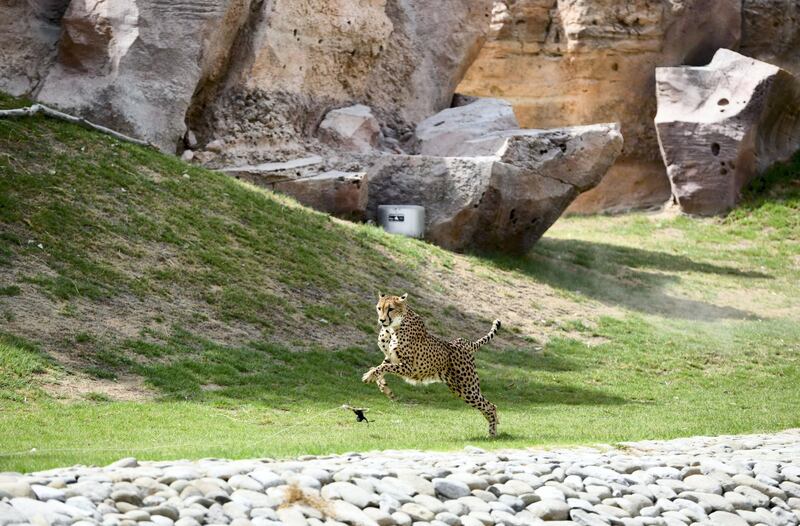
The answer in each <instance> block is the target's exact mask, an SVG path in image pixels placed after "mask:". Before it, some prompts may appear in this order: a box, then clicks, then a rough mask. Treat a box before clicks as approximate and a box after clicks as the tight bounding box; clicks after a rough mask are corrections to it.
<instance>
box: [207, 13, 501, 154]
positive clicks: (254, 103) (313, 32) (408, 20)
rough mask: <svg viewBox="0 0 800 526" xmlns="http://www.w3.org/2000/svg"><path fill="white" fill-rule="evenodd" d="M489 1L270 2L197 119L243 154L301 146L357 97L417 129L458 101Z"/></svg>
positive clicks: (402, 128)
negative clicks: (332, 113)
mask: <svg viewBox="0 0 800 526" xmlns="http://www.w3.org/2000/svg"><path fill="white" fill-rule="evenodd" d="M490 8H491V0H467V1H464V0H441V1H440V2H438V4H437V8H436V9H431V5H430V4H429V3H428V2H425V1H424V0H405V1H400V0H334V1H331V2H324V3H320V2H317V1H314V0H274V1H272V2H264V3H263V4H262V5H261V6H260V7H259V8H258V13H257V14H256V16H255V17H253V22H252V25H251V31H250V32H249V34H248V35H247V37H246V38H243V39H240V42H238V44H237V45H236V46H235V50H234V52H233V55H232V56H233V57H234V60H232V66H231V68H230V70H229V72H228V75H227V77H226V78H225V80H224V81H223V82H221V83H220V84H219V85H218V86H216V87H215V88H214V93H213V95H212V96H210V97H208V98H207V100H205V101H202V104H200V105H199V107H198V108H197V109H196V111H194V112H193V115H194V117H193V119H192V121H193V122H192V125H193V127H195V128H197V130H198V131H199V133H200V135H201V137H202V138H204V139H209V138H211V137H212V136H218V137H224V138H225V141H226V144H228V145H230V147H231V151H233V152H235V153H237V154H239V155H243V156H247V155H248V153H250V154H254V155H256V156H257V155H263V153H264V152H270V151H272V152H274V151H276V150H278V151H280V150H281V149H283V150H287V152H286V154H287V155H289V154H291V153H295V154H296V153H299V151H300V150H303V149H307V148H309V145H308V144H304V140H305V139H307V138H309V136H311V135H313V134H314V132H315V131H316V127H317V125H318V124H319V123H320V121H321V120H322V118H323V116H324V114H325V113H326V112H327V111H328V110H330V109H333V108H338V107H344V106H350V105H352V104H356V103H361V104H366V105H368V106H370V107H371V108H372V109H373V111H374V112H375V114H376V116H377V117H378V119H379V120H380V121H381V122H382V123H383V124H385V125H388V126H390V127H393V128H395V129H397V130H398V131H399V134H400V135H402V134H403V133H408V132H409V131H410V130H411V129H412V127H413V124H415V123H416V122H418V121H420V120H422V119H423V118H425V117H427V116H428V115H431V114H433V113H435V112H436V111H439V110H441V109H442V108H445V107H447V106H449V104H450V100H451V98H452V94H453V91H454V90H455V88H456V86H457V85H458V82H459V81H460V80H461V78H462V77H463V74H464V73H465V71H466V69H467V67H468V66H469V65H470V64H471V62H472V60H474V58H475V57H476V56H477V53H478V50H479V49H480V47H481V45H482V44H483V41H484V39H485V35H486V33H487V32H488V20H489V14H490ZM312 147H313V146H312ZM293 149H294V150H295V152H292V150H293Z"/></svg>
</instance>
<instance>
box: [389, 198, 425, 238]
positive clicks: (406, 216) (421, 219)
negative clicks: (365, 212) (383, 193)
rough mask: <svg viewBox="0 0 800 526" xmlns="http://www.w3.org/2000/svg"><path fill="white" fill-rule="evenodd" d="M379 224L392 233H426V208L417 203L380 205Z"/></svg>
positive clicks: (412, 235) (420, 235) (420, 234)
mask: <svg viewBox="0 0 800 526" xmlns="http://www.w3.org/2000/svg"><path fill="white" fill-rule="evenodd" d="M378 224H379V225H381V227H383V229H384V230H386V231H387V232H389V233H390V234H402V235H404V236H409V237H422V236H424V235H425V208H424V207H422V206H416V205H380V206H378Z"/></svg>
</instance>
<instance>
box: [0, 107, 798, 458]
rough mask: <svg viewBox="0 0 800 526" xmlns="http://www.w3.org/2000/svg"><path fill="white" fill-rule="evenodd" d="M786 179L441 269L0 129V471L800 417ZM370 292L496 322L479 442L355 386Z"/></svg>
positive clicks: (283, 209) (603, 221)
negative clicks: (724, 199) (725, 209)
mask: <svg viewBox="0 0 800 526" xmlns="http://www.w3.org/2000/svg"><path fill="white" fill-rule="evenodd" d="M19 104H20V101H17V100H13V99H9V98H0V107H3V106H6V107H7V106H12V105H19ZM798 173H800V160H797V161H795V162H794V163H793V164H790V165H787V166H785V167H779V168H777V169H775V170H773V171H772V172H770V174H768V176H767V177H766V178H764V179H763V180H759V181H758V182H757V183H756V184H755V185H754V186H753V188H752V189H751V194H750V195H749V196H748V198H747V200H746V202H745V204H744V205H743V206H742V207H741V208H739V209H737V210H736V211H735V212H734V213H732V214H731V215H730V216H728V217H727V218H725V219H703V220H698V219H690V218H686V217H683V216H674V215H668V214H659V215H645V214H630V215H627V216H621V217H591V218H568V219H563V220H561V221H559V223H558V224H557V225H556V226H555V228H553V229H552V230H551V231H550V232H549V233H548V235H547V236H546V237H545V238H544V239H542V240H541V241H540V243H539V244H537V246H536V248H535V249H534V250H533V251H532V252H531V253H530V254H528V255H527V256H525V257H514V258H511V257H507V256H502V255H492V254H488V255H472V256H460V255H453V254H449V253H447V252H444V251H442V250H439V249H437V248H435V247H432V246H430V245H427V244H425V243H422V242H418V241H414V240H408V239H403V238H398V237H393V236H388V235H385V234H384V233H382V232H381V231H380V230H378V229H376V228H373V227H369V226H363V225H362V226H359V225H351V224H348V223H343V222H340V221H336V220H331V219H330V218H328V217H326V216H324V215H322V214H317V213H314V212H311V211H309V210H307V209H304V208H302V207H299V206H297V205H296V204H295V203H293V202H292V201H290V200H288V199H285V198H281V197H278V196H275V195H273V194H270V193H269V192H264V191H262V190H259V189H256V188H254V187H252V186H248V185H244V184H241V183H239V182H237V181H235V180H232V179H229V178H227V177H224V176H222V175H220V174H216V173H212V172H208V171H205V170H202V169H199V168H195V167H190V166H188V165H186V164H183V163H181V162H180V161H179V160H177V159H174V158H172V157H168V156H162V155H160V154H157V153H155V152H152V151H149V150H146V149H142V148H138V147H134V146H131V145H126V144H122V143H119V142H117V141H115V140H113V139H110V138H108V137H104V136H101V135H97V134H95V133H92V132H88V131H85V130H83V129H80V128H78V127H75V126H72V125H66V124H64V123H59V122H55V121H50V120H45V119H44V118H31V119H24V120H15V121H9V120H0V471H4V470H32V469H40V468H46V467H50V466H55V465H62V464H70V463H79V462H80V463H104V462H108V461H111V460H113V459H116V458H119V457H121V456H126V455H134V456H137V457H139V458H153V459H155V458H175V457H205V456H224V457H246V456H248V457H249V456H290V455H297V454H303V453H327V452H342V451H346V450H363V449H374V448H377V449H387V448H434V449H453V448H459V447H462V446H463V445H465V444H468V443H471V444H479V445H481V446H484V447H512V446H513V447H516V446H530V445H542V444H565V443H586V442H613V441H619V440H629V439H641V438H658V437H662V438H666V437H675V436H681V435H688V434H700V433H708V434H712V433H738V432H751V431H765V430H774V429H780V428H786V427H793V426H798V425H800V415H798V412H797V410H796V407H798V404H800V390H798V389H797V387H796V386H797V385H798V381H800V370H798V365H800V357H798V356H799V355H798V353H799V352H800V326H798V323H797V320H798V319H800V303H799V302H798V299H797V298H798V293H800V285H798V283H800V279H798V278H800V187H799V186H798V185H797V182H796V181H797V175H798ZM379 288H382V289H384V290H389V291H396V292H400V291H408V292H410V293H411V301H412V304H413V305H414V306H415V307H417V308H418V310H419V311H421V312H422V313H423V314H424V315H425V316H426V318H427V319H428V321H429V325H430V326H431V327H432V328H433V329H434V330H435V331H437V332H439V333H441V334H448V335H453V336H454V335H455V334H458V335H469V334H472V335H474V336H478V335H480V334H481V332H483V331H485V330H486V329H487V328H488V320H489V319H490V318H491V317H492V316H493V315H494V314H496V315H497V316H498V317H501V318H503V319H504V320H509V321H508V322H507V323H506V324H504V327H506V326H507V327H508V329H507V330H506V331H505V332H504V336H503V338H501V339H500V340H497V341H496V342H493V344H492V345H490V346H488V347H486V348H484V349H483V350H481V352H480V353H479V355H478V357H479V370H480V374H481V377H482V385H483V388H484V391H485V393H486V395H487V397H488V398H489V399H490V400H492V401H494V402H495V403H497V405H498V406H499V409H500V417H501V427H500V430H501V433H502V434H501V436H500V437H499V438H498V439H497V440H494V441H489V440H488V439H486V438H485V432H486V429H485V422H484V421H483V419H482V418H481V417H480V415H479V414H478V413H477V412H476V411H474V410H472V409H470V408H467V407H466V406H465V405H464V404H463V403H462V402H460V401H459V400H456V399H453V398H452V396H450V395H449V394H448V392H447V390H446V388H444V387H443V386H441V385H431V386H424V387H412V386H408V385H406V384H404V383H402V382H399V381H397V380H396V379H392V378H390V383H391V384H392V386H393V388H395V392H396V393H397V394H398V396H399V397H400V400H401V402H400V403H391V402H388V401H387V400H385V399H383V398H382V396H381V395H380V393H379V392H378V391H377V389H376V388H375V387H374V386H365V385H362V384H361V383H360V382H359V377H360V375H361V373H362V372H363V371H364V370H366V369H367V368H368V367H370V366H371V365H374V364H375V363H377V362H378V361H379V352H378V351H377V349H376V347H375V345H374V343H373V340H374V320H373V317H374V309H373V303H374V295H375V292H376V291H377V289H379ZM130 399H134V400H130ZM342 403H350V404H352V405H361V406H367V407H369V408H370V413H369V416H370V417H371V418H372V419H373V422H372V423H371V424H369V425H365V424H357V423H356V422H355V419H354V417H353V416H352V415H351V414H348V413H346V412H345V411H343V410H341V409H339V408H338V406H339V405H340V404H342ZM33 448H36V451H32V449H33Z"/></svg>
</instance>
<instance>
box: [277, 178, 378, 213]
mask: <svg viewBox="0 0 800 526" xmlns="http://www.w3.org/2000/svg"><path fill="white" fill-rule="evenodd" d="M270 186H271V187H272V189H273V190H275V191H277V192H281V193H284V194H288V195H291V196H292V197H294V198H295V199H297V200H298V201H299V202H300V203H302V204H304V205H306V206H309V207H311V208H313V209H315V210H319V211H321V212H327V213H329V214H333V215H335V216H339V217H344V218H347V219H356V220H358V219H363V218H364V213H365V212H366V209H367V196H368V180H367V175H366V173H364V172H339V171H336V170H331V171H328V172H323V173H321V174H317V175H312V176H309V177H300V178H297V179H287V180H285V181H277V182H275V183H271V185H270Z"/></svg>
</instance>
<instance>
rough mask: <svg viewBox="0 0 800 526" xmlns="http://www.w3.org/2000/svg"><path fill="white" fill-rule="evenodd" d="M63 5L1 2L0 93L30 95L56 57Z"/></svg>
mask: <svg viewBox="0 0 800 526" xmlns="http://www.w3.org/2000/svg"><path fill="white" fill-rule="evenodd" d="M65 8H66V2H64V1H61V2H56V1H55V0H53V1H48V2H46V1H41V2H38V1H34V0H4V1H3V2H2V3H0V91H3V92H5V93H9V94H11V95H15V96H20V95H30V94H32V93H33V92H34V91H35V90H36V88H37V87H38V86H39V83H40V82H41V80H42V78H44V76H45V75H46V74H47V71H48V69H49V68H50V66H51V65H52V63H53V60H54V59H55V56H56V44H57V42H58V38H59V35H60V34H61V27H60V26H59V25H58V19H59V18H60V15H61V14H62V13H63V9H65Z"/></svg>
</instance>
